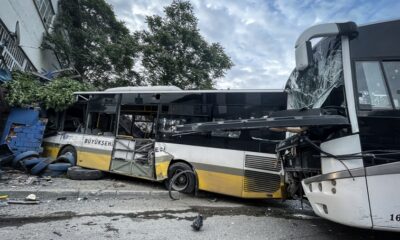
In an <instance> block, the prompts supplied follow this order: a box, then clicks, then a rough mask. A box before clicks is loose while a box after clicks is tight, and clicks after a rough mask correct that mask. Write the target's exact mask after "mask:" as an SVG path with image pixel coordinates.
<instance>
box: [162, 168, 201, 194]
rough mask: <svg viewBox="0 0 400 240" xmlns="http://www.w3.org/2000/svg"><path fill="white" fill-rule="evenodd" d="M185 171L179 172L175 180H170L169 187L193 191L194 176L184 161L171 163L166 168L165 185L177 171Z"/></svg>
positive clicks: (187, 191) (181, 190) (176, 189)
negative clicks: (167, 168)
mask: <svg viewBox="0 0 400 240" xmlns="http://www.w3.org/2000/svg"><path fill="white" fill-rule="evenodd" d="M183 171H187V172H186V173H182V174H180V176H178V177H177V178H176V177H175V181H173V182H172V185H171V189H172V190H175V191H179V192H184V193H192V192H193V191H194V188H195V185H196V178H195V175H194V174H193V173H190V172H193V169H192V168H191V167H190V166H189V165H188V164H186V163H182V162H177V163H174V164H172V165H171V167H170V168H169V170H168V181H167V183H168V184H167V186H168V188H169V185H170V184H171V183H170V181H171V180H172V179H173V178H174V176H176V175H178V174H179V173H181V172H183Z"/></svg>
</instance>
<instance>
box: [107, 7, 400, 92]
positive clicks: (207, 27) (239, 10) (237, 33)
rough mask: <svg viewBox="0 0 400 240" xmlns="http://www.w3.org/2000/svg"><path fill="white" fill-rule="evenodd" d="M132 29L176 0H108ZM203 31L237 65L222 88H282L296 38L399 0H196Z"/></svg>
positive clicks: (379, 14) (359, 19)
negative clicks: (324, 24)
mask: <svg viewBox="0 0 400 240" xmlns="http://www.w3.org/2000/svg"><path fill="white" fill-rule="evenodd" d="M108 2H109V3H110V4H111V5H113V7H114V9H115V12H116V15H117V17H118V18H119V19H121V20H123V21H125V22H126V24H127V26H128V27H129V29H130V30H131V31H135V30H140V29H144V28H146V23H145V17H146V16H147V15H154V14H156V15H163V8H164V7H165V6H167V5H168V4H170V3H171V2H172V0H152V1H147V0H136V1H131V0H108ZM191 2H192V4H193V6H194V9H195V13H196V16H197V18H198V19H199V29H200V32H201V33H202V35H203V36H204V37H205V38H206V39H207V41H210V42H219V43H221V44H222V46H223V47H224V48H225V51H226V52H227V54H228V55H229V56H231V58H232V60H233V62H234V63H235V66H234V67H233V68H232V69H231V70H229V71H228V72H227V74H226V76H225V77H224V78H222V79H217V81H216V83H217V85H216V86H217V88H282V87H283V86H284V84H285V82H286V80H287V78H288V76H289V74H290V72H291V71H292V69H293V68H294V64H295V63H294V43H295V41H296V39H297V37H298V36H299V35H300V34H301V32H302V31H303V30H305V29H306V28H307V27H310V26H312V25H314V24H318V23H323V22H343V21H350V20H351V21H355V22H356V23H358V24H363V23H368V22H374V21H380V20H384V19H392V18H396V17H398V12H399V10H400V1H396V0H382V1H374V0H336V1H332V0H299V1H294V0H218V1H215V0H191Z"/></svg>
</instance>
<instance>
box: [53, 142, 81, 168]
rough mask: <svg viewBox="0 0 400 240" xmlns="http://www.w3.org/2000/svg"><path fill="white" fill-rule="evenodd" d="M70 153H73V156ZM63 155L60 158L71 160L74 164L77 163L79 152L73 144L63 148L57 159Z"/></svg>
mask: <svg viewBox="0 0 400 240" xmlns="http://www.w3.org/2000/svg"><path fill="white" fill-rule="evenodd" d="M68 155H72V158H69V157H68ZM61 156H63V157H62V158H60V160H63V161H65V162H69V163H71V164H72V166H75V165H76V160H77V159H76V158H77V154H76V150H75V148H74V147H73V146H66V147H64V148H63V149H61V151H60V152H59V153H58V156H57V160H58V158H59V157H61ZM64 156H65V157H64ZM64 158H65V159H64Z"/></svg>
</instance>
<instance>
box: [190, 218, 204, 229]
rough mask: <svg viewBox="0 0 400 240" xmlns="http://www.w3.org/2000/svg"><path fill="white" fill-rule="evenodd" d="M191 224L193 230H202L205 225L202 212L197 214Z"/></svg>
mask: <svg viewBox="0 0 400 240" xmlns="http://www.w3.org/2000/svg"><path fill="white" fill-rule="evenodd" d="M191 226H192V228H193V230H195V231H200V229H201V227H203V216H202V215H201V214H199V215H197V217H196V218H195V219H194V221H193V223H192V225H191Z"/></svg>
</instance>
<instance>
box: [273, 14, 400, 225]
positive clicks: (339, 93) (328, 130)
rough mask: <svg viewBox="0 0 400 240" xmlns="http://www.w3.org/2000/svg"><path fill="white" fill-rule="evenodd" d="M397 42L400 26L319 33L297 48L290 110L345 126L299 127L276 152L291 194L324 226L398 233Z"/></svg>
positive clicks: (321, 29) (322, 28)
mask: <svg viewBox="0 0 400 240" xmlns="http://www.w3.org/2000/svg"><path fill="white" fill-rule="evenodd" d="M321 37H322V38H323V39H322V40H321V41H319V43H318V44H316V45H315V46H314V47H313V48H311V42H310V40H311V39H314V38H321ZM399 42H400V20H394V21H387V22H380V23H373V24H368V25H363V26H357V25H356V24H355V23H353V22H349V23H339V24H322V25H317V26H314V27H311V28H309V29H307V30H306V31H305V32H303V34H302V35H301V36H300V37H299V38H298V40H297V42H296V69H295V70H294V71H293V72H292V74H291V76H290V78H289V80H288V82H287V85H286V91H287V92H288V109H300V111H299V112H298V113H297V114H296V115H297V116H305V115H306V114H307V113H309V112H312V111H319V112H320V114H321V115H331V116H337V117H340V116H342V117H344V118H346V119H347V123H346V121H345V120H344V119H343V123H342V124H341V125H338V124H336V125H334V124H329V123H326V124H323V125H321V126H318V127H308V128H307V127H303V126H301V125H298V127H300V129H299V133H297V134H295V135H292V136H290V137H289V138H287V139H286V140H285V141H283V142H282V143H280V144H279V145H278V147H277V151H278V155H279V156H280V158H281V159H282V162H283V165H284V168H285V170H286V176H287V177H288V181H289V183H290V185H291V186H289V189H292V190H293V194H296V193H295V191H296V190H297V189H301V191H300V194H302V193H301V192H302V191H304V192H305V195H306V196H307V198H308V200H309V201H310V203H311V205H312V208H313V210H314V212H315V213H316V214H317V215H319V216H321V217H323V218H326V219H329V220H332V221H335V222H338V223H342V224H346V225H349V226H355V227H361V228H369V229H379V230H391V231H400V210H399V204H398V203H399V198H400V191H399V190H396V189H397V187H398V185H399V184H400V124H399V123H400V120H399V119H400V118H399V117H400V103H399V101H400V95H399V94H400V45H399ZM299 184H302V188H300V187H299V186H298V185H299Z"/></svg>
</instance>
